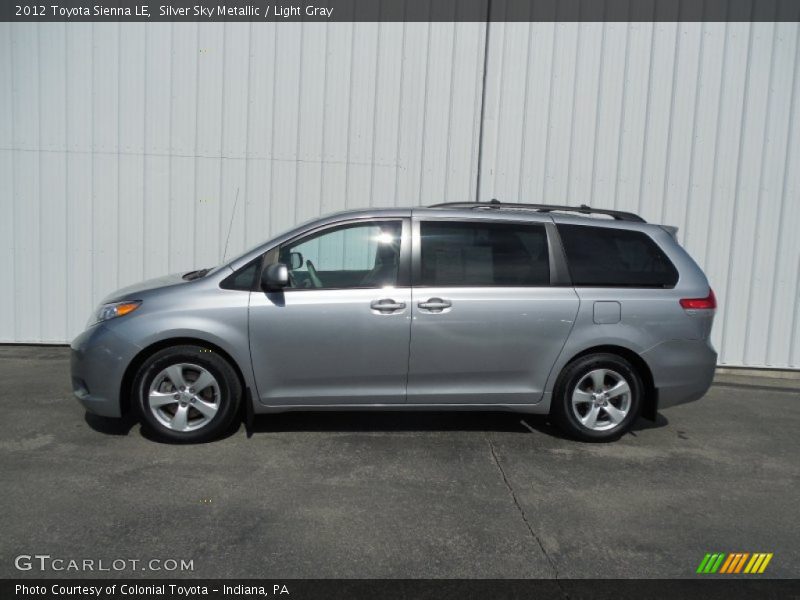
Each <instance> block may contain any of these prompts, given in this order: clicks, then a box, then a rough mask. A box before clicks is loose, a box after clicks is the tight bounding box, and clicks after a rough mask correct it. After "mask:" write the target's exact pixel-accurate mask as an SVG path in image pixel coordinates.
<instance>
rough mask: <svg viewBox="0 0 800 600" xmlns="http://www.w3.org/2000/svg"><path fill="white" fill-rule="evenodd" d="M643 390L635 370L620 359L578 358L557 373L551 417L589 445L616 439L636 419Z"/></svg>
mask: <svg viewBox="0 0 800 600" xmlns="http://www.w3.org/2000/svg"><path fill="white" fill-rule="evenodd" d="M643 390H644V387H643V385H642V380H641V377H640V376H639V374H638V373H637V372H636V369H635V368H634V367H633V366H632V365H631V364H630V363H629V362H628V361H627V360H625V359H624V358H622V357H621V356H618V355H616V354H610V353H598V354H590V355H587V356H582V357H580V358H577V359H575V360H574V361H572V362H571V363H570V364H568V365H567V366H566V367H565V368H564V370H563V371H562V372H561V376H560V377H559V379H558V383H557V384H556V388H555V390H554V397H553V407H552V415H553V417H554V420H555V421H556V423H557V424H558V426H559V427H560V428H561V429H562V430H563V431H564V432H565V433H566V434H567V435H569V436H571V437H573V438H576V439H579V440H584V441H590V442H600V441H608V440H613V439H617V438H618V437H619V436H621V435H622V434H623V433H625V432H626V431H628V430H629V429H630V427H631V425H632V424H633V422H634V421H635V420H636V418H637V417H638V415H639V411H640V410H641V405H642V393H643Z"/></svg>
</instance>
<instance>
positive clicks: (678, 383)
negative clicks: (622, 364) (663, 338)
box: [642, 340, 717, 408]
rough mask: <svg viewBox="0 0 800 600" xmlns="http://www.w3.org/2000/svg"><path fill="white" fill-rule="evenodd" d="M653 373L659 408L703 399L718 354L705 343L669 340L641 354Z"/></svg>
mask: <svg viewBox="0 0 800 600" xmlns="http://www.w3.org/2000/svg"><path fill="white" fill-rule="evenodd" d="M642 358H643V359H644V360H645V361H646V362H647V364H648V365H649V367H650V370H651V372H652V373H653V383H654V384H655V387H656V389H657V390H658V408H668V407H670V406H676V405H678V404H684V403H686V402H692V401H694V400H698V399H700V398H702V397H703V396H704V395H705V393H706V392H707V391H708V388H710V387H711V382H712V381H713V379H714V370H715V369H716V366H717V352H716V351H715V350H714V348H713V347H712V346H711V344H710V342H709V341H708V340H670V341H668V342H662V343H660V344H658V345H656V346H654V347H653V348H651V349H650V350H648V351H647V352H644V353H643V354H642Z"/></svg>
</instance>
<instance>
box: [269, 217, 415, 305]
mask: <svg viewBox="0 0 800 600" xmlns="http://www.w3.org/2000/svg"><path fill="white" fill-rule="evenodd" d="M401 233H402V223H401V222H400V221H370V222H369V223H356V224H350V225H344V226H342V227H336V228H335V229H326V230H324V231H321V232H319V233H315V234H312V235H310V236H307V237H304V238H301V239H299V240H296V241H292V242H289V243H287V244H284V245H283V246H281V249H280V254H279V258H278V260H279V261H280V262H282V263H283V264H285V265H286V266H287V267H289V288H293V289H348V288H381V287H387V286H394V285H396V284H397V276H398V272H399V269H400V240H401Z"/></svg>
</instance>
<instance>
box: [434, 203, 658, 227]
mask: <svg viewBox="0 0 800 600" xmlns="http://www.w3.org/2000/svg"><path fill="white" fill-rule="evenodd" d="M428 208H472V209H475V208H479V209H489V210H502V209H504V208H505V209H513V210H535V211H537V212H545V213H547V212H553V211H564V212H577V213H581V214H584V215H607V216H609V217H613V218H614V219H616V220H617V221H634V222H636V223H646V221H645V220H644V219H643V218H642V217H640V216H639V215H636V214H633V213H629V212H624V211H621V210H607V209H605V208H591V207H590V206H587V205H586V204H581V205H580V206H559V205H557V204H522V203H516V202H500V201H499V200H491V201H490V202H445V203H443V204H432V205H430V206H429V207H428Z"/></svg>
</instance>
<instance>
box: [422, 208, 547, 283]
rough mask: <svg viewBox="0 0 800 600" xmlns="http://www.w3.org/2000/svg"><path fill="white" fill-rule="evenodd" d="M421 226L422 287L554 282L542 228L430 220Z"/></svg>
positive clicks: (523, 225)
mask: <svg viewBox="0 0 800 600" xmlns="http://www.w3.org/2000/svg"><path fill="white" fill-rule="evenodd" d="M420 227H421V234H422V274H421V275H422V281H421V285H427V286H543V285H549V284H550V267H549V259H548V254H547V232H546V231H545V228H544V225H528V224H505V223H466V222H465V223H448V222H436V221H428V222H423V223H422V224H421V226H420Z"/></svg>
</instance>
